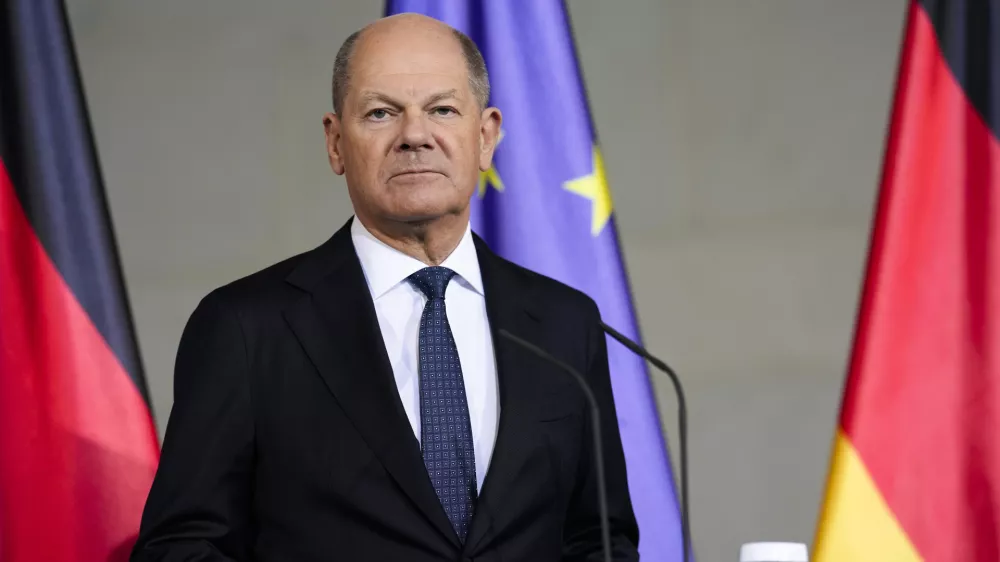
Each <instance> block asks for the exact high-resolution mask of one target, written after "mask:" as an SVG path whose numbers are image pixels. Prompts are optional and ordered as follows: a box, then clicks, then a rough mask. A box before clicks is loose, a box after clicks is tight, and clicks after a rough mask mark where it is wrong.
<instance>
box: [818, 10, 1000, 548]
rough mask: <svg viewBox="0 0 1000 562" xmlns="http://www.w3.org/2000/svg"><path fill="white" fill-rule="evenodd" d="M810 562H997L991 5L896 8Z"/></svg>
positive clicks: (996, 16)
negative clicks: (899, 17) (878, 173)
mask: <svg viewBox="0 0 1000 562" xmlns="http://www.w3.org/2000/svg"><path fill="white" fill-rule="evenodd" d="M896 88H897V89H896V93H895V99H894V107H893V111H892V118H891V124H890V129H889V135H888V144H887V148H886V153H885V157H884V158H885V159H884V163H883V166H884V169H883V177H882V181H881V186H880V192H879V199H878V207H877V211H876V215H875V221H874V225H873V236H872V241H871V247H870V254H869V258H868V265H867V274H866V279H865V284H864V289H863V295H862V299H861V307H860V311H859V316H858V323H857V328H856V333H855V342H854V348H853V353H852V357H851V362H850V369H849V373H848V379H847V384H846V389H845V393H844V401H843V404H842V408H841V413H840V423H839V428H838V432H837V435H836V439H835V445H834V452H833V458H832V463H831V467H830V472H829V478H828V482H827V490H826V498H825V502H824V505H823V508H822V513H821V517H820V522H819V527H818V530H817V535H816V543H815V545H814V550H815V552H814V554H815V560H817V561H819V562H844V561H851V562H855V561H857V562H867V561H871V562H876V561H877V562H893V561H900V562H903V561H911V560H928V561H932V562H991V561H996V560H1000V145H998V142H997V133H998V131H1000V2H998V1H997V0H952V1H947V0H918V1H914V2H912V4H911V5H910V7H909V12H908V18H907V22H906V32H905V38H904V42H903V47H902V55H901V60H900V67H899V74H898V76H897V86H896Z"/></svg>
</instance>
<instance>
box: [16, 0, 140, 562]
mask: <svg viewBox="0 0 1000 562" xmlns="http://www.w3.org/2000/svg"><path fill="white" fill-rule="evenodd" d="M147 404H148V402H147V393H146V386H145V384H144V382H143V374H142V371H141V368H140V361H139V354H138V352H137V346H136V342H135V338H134V335H133V329H132V326H131V322H130V314H129V310H128V306H127V300H126V296H125V289H124V284H123V282H122V276H121V273H120V270H119V263H118V257H117V255H116V250H115V242H114V239H113V235H112V229H111V222H110V220H109V215H108V210H107V206H106V202H105V197H104V192H103V186H102V180H101V177H100V174H99V172H98V166H97V159H96V156H95V148H94V142H93V140H92V135H91V131H90V125H89V123H88V118H87V114H86V108H85V104H84V101H83V96H82V88H81V85H80V80H79V76H78V70H77V65H76V61H75V55H74V53H73V47H72V41H71V39H70V35H69V31H68V26H67V20H66V14H65V10H64V7H63V6H62V4H61V2H60V1H59V0H0V560H2V561H3V562H41V561H53V562H55V561H59V562H66V561H80V562H83V561H87V562H96V561H100V562H107V561H125V560H127V559H128V555H129V550H130V549H131V546H132V544H133V542H134V540H135V535H136V534H137V532H138V529H139V520H140V517H141V512H142V506H143V502H144V501H145V499H146V495H147V493H148V491H149V486H150V484H151V482H152V477H153V474H154V471H155V468H156V463H157V461H158V457H159V447H158V442H157V436H156V430H155V426H154V424H153V420H152V417H151V415H150V410H149V407H148V405H147Z"/></svg>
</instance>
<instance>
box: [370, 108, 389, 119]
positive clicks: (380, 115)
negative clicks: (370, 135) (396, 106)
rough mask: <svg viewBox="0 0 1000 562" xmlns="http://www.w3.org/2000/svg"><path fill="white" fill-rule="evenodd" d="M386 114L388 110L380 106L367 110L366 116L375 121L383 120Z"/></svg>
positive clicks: (387, 114)
mask: <svg viewBox="0 0 1000 562" xmlns="http://www.w3.org/2000/svg"><path fill="white" fill-rule="evenodd" d="M388 116H389V112H388V111H386V110H385V109H381V108H379V109H373V110H371V111H369V112H368V115H367V117H368V118H369V119H374V120H376V121H383V120H385V118H386V117H388Z"/></svg>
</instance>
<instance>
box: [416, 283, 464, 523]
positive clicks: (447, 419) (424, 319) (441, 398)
mask: <svg viewBox="0 0 1000 562" xmlns="http://www.w3.org/2000/svg"><path fill="white" fill-rule="evenodd" d="M454 275H455V272H454V271H452V270H450V269H448V268H447V267H425V268H424V269H421V270H420V271H418V272H416V273H414V274H413V275H411V276H410V277H409V278H408V280H409V281H410V283H412V284H413V285H414V286H415V287H416V288H418V289H420V291H421V292H423V293H424V295H426V296H427V304H426V305H424V313H423V315H422V316H421V317H420V342H419V344H420V357H419V358H420V443H421V448H422V449H423V455H424V465H425V466H426V467H427V473H428V474H429V475H430V477H431V482H432V483H433V484H434V491H435V492H437V496H438V499H439V500H441V505H442V506H443V507H444V511H445V513H447V514H448V519H449V520H450V521H451V525H452V527H454V528H455V532H456V533H457V534H458V537H459V539H461V540H462V542H465V535H466V533H467V532H468V530H469V522H470V521H471V520H472V506H473V502H474V501H475V497H476V457H475V451H474V449H473V445H472V424H471V423H470V422H469V406H468V403H467V402H466V399H465V382H464V381H463V379H462V366H461V364H459V361H458V348H457V347H455V338H454V337H453V336H452V333H451V326H449V324H448V316H447V314H446V313H445V306H444V290H445V287H447V286H448V281H450V280H451V278H452V277H453V276H454Z"/></svg>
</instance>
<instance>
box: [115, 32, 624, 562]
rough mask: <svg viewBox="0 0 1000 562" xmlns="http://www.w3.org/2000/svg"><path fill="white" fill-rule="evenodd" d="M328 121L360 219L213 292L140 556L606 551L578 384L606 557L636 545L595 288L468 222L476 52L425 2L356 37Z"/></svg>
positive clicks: (493, 121) (475, 130)
mask: <svg viewBox="0 0 1000 562" xmlns="http://www.w3.org/2000/svg"><path fill="white" fill-rule="evenodd" d="M334 66H335V69H334V80H333V82H334V84H333V101H334V113H331V114H327V115H326V116H325V118H324V125H325V129H326V142H327V151H328V154H329V160H330V165H331V168H332V169H333V171H334V172H335V173H337V174H344V175H346V180H347V186H348V190H349V193H350V197H351V201H352V203H353V206H354V210H355V216H354V217H353V218H352V219H351V220H350V221H348V223H347V224H346V225H344V226H343V227H342V228H341V229H340V230H339V231H338V232H337V233H336V234H334V235H333V237H332V238H331V239H330V240H328V241H327V242H326V243H324V244H323V245H322V246H320V247H318V248H316V249H314V250H312V251H310V252H307V253H304V254H302V255H299V256H296V257H293V258H291V259H289V260H286V261H284V262H282V263H279V264H277V265H274V266H272V267H270V268H268V269H265V270H263V271H261V272H258V273H256V274H253V275H251V276H249V277H247V278H244V279H242V280H239V281H236V282H234V283H231V284H229V285H227V286H225V287H222V288H220V289H217V290H215V291H213V292H212V293H211V294H209V295H208V296H207V297H206V298H205V299H203V300H202V302H201V303H200V304H199V306H198V307H197V309H196V310H195V312H194V313H193V315H192V317H191V319H190V320H189V323H188V325H187V327H186V328H185V332H184V335H183V337H182V339H181V344H180V349H179V351H178V355H177V364H176V372H175V395H174V408H173V411H172V412H171V415H170V420H169V424H168V428H167V432H166V439H165V441H164V444H163V452H162V459H161V462H160V466H159V471H158V472H157V475H156V479H155V481H154V483H153V487H152V490H151V492H150V495H149V499H148V501H147V503H146V509H145V512H144V514H143V520H142V529H141V533H140V536H139V539H138V541H137V544H136V546H135V549H134V552H133V557H132V559H133V560H135V561H147V560H148V561H152V560H164V561H175V560H177V561H179V560H192V561H194V560H198V561H223V560H226V561H229V560H262V561H272V560H273V561H279V560H280V561H291V560H295V561H320V560H345V561H351V562H363V561H369V560H370V561H406V562H421V561H454V560H481V561H500V560H503V561H506V562H509V561H526V562H529V561H530V562H546V561H556V560H600V559H601V552H602V542H601V531H600V529H601V526H600V517H599V508H598V506H599V502H598V496H597V489H598V488H597V471H596V468H595V463H594V459H593V453H594V451H593V448H592V446H591V434H590V425H589V424H590V418H589V410H588V409H587V404H586V402H585V400H584V395H583V393H582V392H581V391H580V389H579V387H577V386H576V384H575V383H574V382H573V381H572V379H570V378H569V377H568V376H567V375H566V374H565V373H562V372H559V370H558V369H557V368H555V367H553V366H552V365H551V364H549V363H547V362H545V361H544V360H541V359H539V358H538V357H537V356H535V355H533V354H532V353H530V352H528V351H525V350H523V349H521V348H518V347H517V346H514V345H512V344H511V343H510V342H509V341H507V340H504V339H502V338H501V337H500V336H499V335H498V333H499V330H501V329H505V330H507V331H509V332H511V333H513V334H515V335H518V336H520V337H522V338H524V339H526V340H529V341H531V342H533V343H535V344H536V345H538V346H541V347H542V348H544V349H546V350H548V351H549V352H551V353H552V354H553V355H555V356H556V357H559V358H560V359H562V360H564V361H566V362H567V363H569V364H570V365H572V366H573V367H575V368H576V369H577V370H579V371H580V372H581V373H583V374H584V376H585V377H586V378H587V380H588V381H589V384H590V385H591V386H592V388H593V391H594V393H595V395H596V396H597V400H598V401H599V403H600V408H601V413H602V416H601V420H602V424H603V426H602V431H601V433H602V434H601V439H602V442H603V450H604V464H605V470H606V483H607V495H608V507H609V512H610V519H611V534H612V540H613V544H614V551H615V559H616V560H637V559H638V553H637V544H638V529H637V527H636V522H635V519H634V516H633V513H632V506H631V502H630V498H629V493H628V489H627V483H626V475H625V461H624V456H623V453H622V447H621V442H620V438H619V434H618V428H617V425H616V423H615V421H616V416H615V409H614V404H613V401H612V393H611V384H610V378H609V374H608V362H607V350H606V348H605V339H604V335H603V333H602V331H601V329H600V326H599V324H598V320H599V314H598V310H597V307H596V305H595V304H594V302H593V301H592V300H590V299H589V298H588V297H586V296H585V295H583V294H582V293H579V292H577V291H575V290H573V289H570V288H568V287H566V286H564V285H562V284H559V283H557V282H555V281H553V280H551V279H548V278H545V277H542V276H541V275H538V274H535V273H532V272H530V271H527V270H525V269H522V268H520V267H517V266H515V265H514V264H512V263H509V262H507V261H505V260H503V259H501V258H500V257H498V256H496V255H495V254H493V253H492V252H491V251H490V250H489V249H488V248H487V247H486V246H485V244H484V243H483V242H482V240H481V239H479V238H478V237H477V236H476V235H474V234H473V233H472V232H471V231H470V227H469V205H470V199H471V196H472V193H473V190H474V189H475V188H476V185H477V181H478V177H479V172H480V171H483V170H488V169H489V168H490V163H491V160H492V157H493V151H494V148H495V147H496V143H497V139H498V133H499V130H500V123H501V114H500V112H499V111H498V110H497V109H496V108H491V107H487V102H488V99H489V81H488V78H487V74H486V68H485V64H484V63H483V59H482V55H481V54H480V53H479V51H478V50H477V49H476V47H475V45H474V44H473V43H472V42H471V41H470V40H469V39H468V38H467V37H465V36H464V35H462V34H461V33H459V32H457V31H455V30H453V29H451V28H450V27H447V26H445V25H444V24H442V23H440V22H437V21H435V20H432V19H430V18H426V17H423V16H417V15H411V14H408V15H401V16H393V17H390V18H385V19H382V20H379V21H378V22H376V23H374V24H372V25H370V26H368V27H367V28H365V29H363V30H362V31H361V32H359V33H357V34H355V35H353V36H352V37H351V38H349V39H348V40H347V41H346V42H345V44H344V46H343V47H342V48H341V51H340V53H338V55H337V60H336V63H335V65H334Z"/></svg>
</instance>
